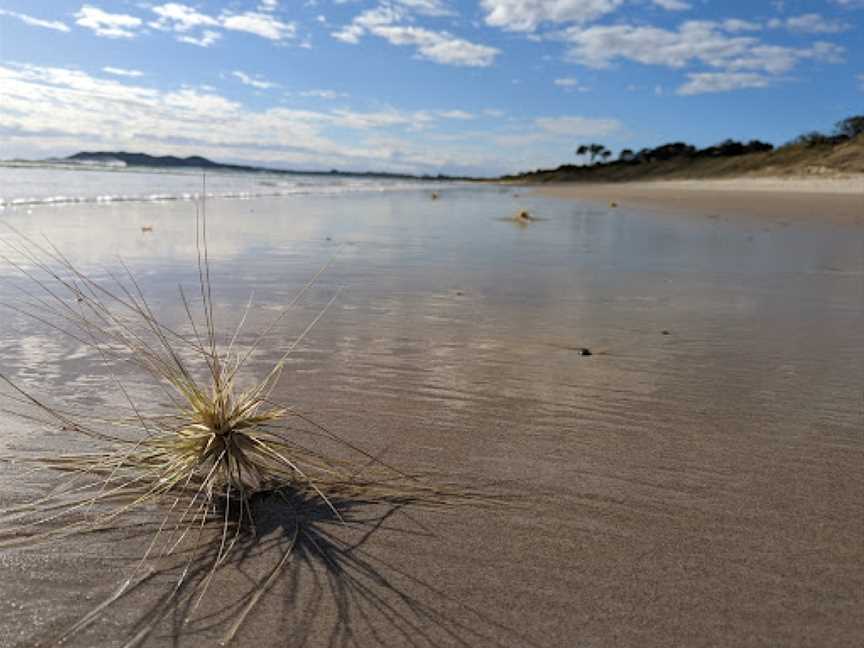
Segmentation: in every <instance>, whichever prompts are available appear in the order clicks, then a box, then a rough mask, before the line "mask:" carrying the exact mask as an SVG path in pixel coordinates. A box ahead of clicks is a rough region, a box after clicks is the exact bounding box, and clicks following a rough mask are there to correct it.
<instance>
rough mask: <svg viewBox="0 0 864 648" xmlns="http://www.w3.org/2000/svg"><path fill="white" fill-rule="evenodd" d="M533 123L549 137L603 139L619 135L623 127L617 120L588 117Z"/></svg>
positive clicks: (542, 118)
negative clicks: (549, 135)
mask: <svg viewBox="0 0 864 648" xmlns="http://www.w3.org/2000/svg"><path fill="white" fill-rule="evenodd" d="M534 123H535V124H536V125H537V126H538V127H539V128H540V129H541V130H542V131H544V132H546V133H549V134H551V135H568V136H572V137H603V136H608V135H614V134H616V133H619V132H620V131H621V130H622V129H623V127H622V125H621V122H619V121H618V120H617V119H594V118H590V117H575V116H569V117H540V118H538V119H535V120H534Z"/></svg>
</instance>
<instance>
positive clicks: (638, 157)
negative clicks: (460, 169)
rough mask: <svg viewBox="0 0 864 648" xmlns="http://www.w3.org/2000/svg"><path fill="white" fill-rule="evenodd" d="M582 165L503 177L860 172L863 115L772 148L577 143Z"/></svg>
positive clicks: (619, 178) (731, 143) (732, 143)
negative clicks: (612, 146)
mask: <svg viewBox="0 0 864 648" xmlns="http://www.w3.org/2000/svg"><path fill="white" fill-rule="evenodd" d="M575 153H576V155H577V157H581V158H583V160H585V162H584V163H583V164H563V165H561V166H559V167H557V168H555V169H537V170H536V171H529V172H525V173H519V174H514V175H509V176H505V177H504V178H502V179H503V180H515V181H528V182H624V181H635V180H661V179H676V178H715V177H716V178H722V177H734V176H742V175H757V176H758V175H774V176H776V175H831V174H836V173H864V115H856V116H852V117H849V118H847V119H844V120H842V121H840V122H838V123H837V124H836V125H835V127H834V129H833V130H832V131H831V132H829V133H822V132H818V131H814V132H810V133H805V134H803V135H800V136H798V137H796V138H795V139H793V140H792V141H790V142H788V143H786V144H784V145H782V146H779V147H775V146H774V145H772V144H770V143H768V142H763V141H760V140H750V141H748V142H739V141H736V140H732V139H727V140H724V141H722V142H720V143H718V144H715V145H713V146H708V147H705V148H701V149H700V148H697V147H696V146H693V145H692V144H688V143H686V142H668V143H664V144H661V145H659V146H656V147H654V148H643V149H641V150H639V151H633V150H631V149H627V148H625V149H622V150H621V151H620V153H619V154H618V156H617V158H615V159H614V160H613V159H612V157H613V153H612V151H611V150H610V149H608V148H607V147H606V146H604V145H603V144H599V143H586V144H579V145H578V147H577V148H576V149H575Z"/></svg>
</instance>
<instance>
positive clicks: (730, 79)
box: [677, 72, 771, 95]
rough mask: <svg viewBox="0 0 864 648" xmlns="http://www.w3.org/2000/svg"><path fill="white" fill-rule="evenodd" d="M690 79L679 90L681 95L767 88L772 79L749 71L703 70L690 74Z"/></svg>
mask: <svg viewBox="0 0 864 648" xmlns="http://www.w3.org/2000/svg"><path fill="white" fill-rule="evenodd" d="M687 78H688V81H687V83H685V84H684V85H682V86H681V87H680V88H678V90H677V92H678V94H679V95H697V94H705V93H707V92H728V91H730V90H739V89H741V88H766V87H768V85H769V84H770V82H771V80H770V79H769V78H768V77H766V76H764V75H762V74H754V73H749V72H702V73H698V74H688V75H687Z"/></svg>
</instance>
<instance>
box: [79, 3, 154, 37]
mask: <svg viewBox="0 0 864 648" xmlns="http://www.w3.org/2000/svg"><path fill="white" fill-rule="evenodd" d="M75 18H76V20H75V24H76V25H79V26H81V27H86V28H87V29H91V30H92V31H93V32H94V33H95V34H96V35H97V36H103V37H104V38H134V37H135V36H136V33H135V30H136V29H137V28H138V27H140V26H141V23H142V21H141V19H140V18H136V17H135V16H129V15H126V14H112V13H107V12H105V11H102V10H101V9H99V8H97V7H93V6H91V5H84V6H82V7H81V8H80V9H79V10H78V11H77V12H76V13H75Z"/></svg>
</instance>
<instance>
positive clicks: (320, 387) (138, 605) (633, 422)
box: [0, 189, 864, 648]
mask: <svg viewBox="0 0 864 648" xmlns="http://www.w3.org/2000/svg"><path fill="white" fill-rule="evenodd" d="M511 194H512V189H507V190H506V191H503V190H501V191H499V190H497V189H483V190H459V191H457V190H453V191H450V192H443V193H442V196H441V198H440V199H439V200H437V201H430V200H428V197H427V196H424V195H414V194H404V195H394V196H365V197H352V198H351V200H350V201H340V200H337V199H335V198H332V199H308V200H304V201H299V200H295V201H286V200H281V201H278V200H273V201H268V200H261V201H254V202H252V201H247V202H244V201H222V202H218V203H214V204H213V206H212V210H211V215H210V227H211V232H213V236H214V237H217V238H216V239H215V240H214V245H213V249H214V254H213V257H214V271H215V273H216V281H217V287H218V300H219V303H220V309H221V312H222V317H223V318H224V319H223V320H222V321H225V322H229V321H231V318H232V317H233V316H234V314H236V312H237V310H238V309H240V308H242V306H243V305H244V304H245V301H246V299H247V298H248V295H249V292H248V291H249V289H250V288H251V287H252V286H253V285H254V286H255V289H256V301H257V302H258V303H260V304H262V305H263V308H261V309H259V310H257V311H255V314H254V315H253V319H252V322H251V323H250V326H251V328H250V330H255V328H256V327H259V326H260V325H261V324H262V323H263V322H264V321H265V320H266V317H267V316H268V315H269V314H271V313H272V312H274V311H273V310H272V308H271V307H272V306H273V305H275V304H280V303H285V302H286V301H287V299H288V296H289V295H291V294H293V291H294V290H296V288H297V287H299V286H300V285H302V283H303V282H304V281H305V280H306V279H308V278H309V277H310V276H311V275H312V274H313V273H314V272H315V271H316V270H317V269H318V268H320V266H321V264H322V263H323V262H324V261H326V259H327V258H329V256H330V255H331V254H332V252H333V251H334V250H336V249H339V257H338V260H337V262H336V263H335V264H334V265H333V266H332V268H331V269H330V270H328V271H327V272H326V273H325V275H323V277H322V279H321V281H320V283H319V284H317V286H316V288H315V290H314V291H312V294H310V296H309V299H308V300H306V301H304V305H303V307H302V308H301V309H300V310H299V311H298V316H297V318H296V319H293V318H292V320H291V322H290V323H288V324H287V325H286V327H285V330H284V331H280V332H279V335H280V336H281V338H277V339H276V340H274V341H273V349H274V353H275V350H276V349H277V348H279V347H280V346H282V345H284V344H285V343H286V342H287V341H289V340H290V339H291V337H292V335H294V334H296V332H298V331H299V330H302V327H303V325H304V322H306V321H308V319H309V317H312V316H314V314H315V313H316V312H317V310H318V309H319V308H320V307H321V305H323V304H324V303H326V301H327V300H328V299H329V297H330V296H331V295H332V294H333V291H334V290H335V289H336V287H337V286H345V289H344V290H343V292H342V294H341V296H340V298H339V300H338V302H337V304H336V305H335V306H334V307H333V308H332V309H331V310H330V311H328V313H327V315H326V317H325V318H324V319H322V321H321V322H320V323H319V325H318V326H316V328H315V329H314V331H313V333H312V335H310V337H309V338H308V339H307V340H306V341H305V343H304V344H303V348H302V350H301V351H300V352H299V353H298V354H297V355H296V356H295V359H294V360H293V362H292V363H291V365H290V367H289V371H287V372H286V374H285V377H284V379H283V382H282V384H281V386H280V389H279V392H280V393H279V395H280V397H281V398H282V399H284V400H286V401H287V402H289V403H292V404H296V405H297V406H299V407H300V408H302V409H303V410H304V411H305V412H308V413H310V414H311V415H313V416H314V417H315V418H316V419H317V420H319V421H320V422H322V423H324V424H326V425H328V426H329V427H331V428H332V429H334V430H336V431H338V432H339V433H341V434H343V435H346V436H349V437H350V438H351V439H352V441H354V442H355V443H357V444H359V445H361V446H363V447H365V448H368V449H370V450H371V451H373V452H382V453H384V456H385V457H386V458H387V460H388V461H389V462H391V463H393V464H396V465H398V466H400V467H404V468H405V469H407V470H417V471H423V470H436V471H439V472H444V473H446V474H449V475H451V476H452V477H453V478H454V479H456V480H460V481H463V482H466V481H467V482H469V483H472V482H482V483H487V482H498V483H501V484H503V485H502V486H501V488H502V489H505V490H507V491H508V492H511V493H512V492H518V493H519V494H520V495H521V496H522V500H521V501H520V502H519V505H518V506H514V507H497V508H491V509H484V510H473V509H461V510H456V511H452V512H449V513H429V512H418V511H413V512H412V511H400V512H396V513H395V514H394V515H392V516H390V517H388V518H387V519H386V520H385V521H384V522H383V524H382V526H381V528H379V529H377V530H376V531H375V532H373V533H371V534H370V535H369V537H368V538H365V540H364V542H363V543H362V545H361V546H360V547H359V548H358V550H357V551H356V552H354V553H353V554H352V556H353V557H354V558H356V559H357V561H356V562H352V563H346V564H344V565H343V566H344V569H345V570H346V571H345V572H344V573H343V577H342V578H341V579H340V578H329V577H328V570H327V568H326V565H325V564H324V563H322V561H320V560H318V559H316V558H315V556H314V555H312V554H311V553H310V554H309V556H308V561H298V562H297V564H296V566H295V567H296V569H294V570H293V571H291V574H292V576H291V577H290V578H287V577H286V578H285V579H282V580H281V581H280V582H278V583H277V584H276V585H275V586H274V588H273V589H272V590H271V591H270V592H269V593H268V595H266V596H265V597H264V599H263V600H262V602H261V605H260V607H259V609H258V610H257V611H256V613H255V616H254V617H253V618H252V620H251V622H250V623H248V624H247V625H246V626H245V627H244V628H243V629H242V630H241V633H240V635H239V636H238V641H237V644H236V645H255V646H260V647H261V648H264V647H269V646H309V647H310V648H318V647H319V646H341V645H358V646H379V645H382V646H383V645H387V646H418V645H419V646H425V645H436V646H513V647H514V648H515V647H520V648H521V647H524V646H554V647H561V648H570V647H573V646H586V647H588V646H591V647H598V646H633V647H644V646H657V647H661V646H662V647H667V646H778V645H782V646H853V645H857V644H859V643H860V642H861V638H862V637H864V616H862V615H861V613H860V612H861V609H862V606H864V542H862V538H864V480H862V478H861V477H862V474H864V473H862V460H864V435H862V430H864V425H862V424H864V410H862V381H864V230H862V229H861V228H859V227H857V226H855V225H853V224H843V223H842V222H824V221H811V220H807V219H798V218H794V217H792V216H790V217H788V218H787V217H776V218H765V217H757V218H746V217H739V216H737V215H736V216H734V217H732V216H731V215H725V214H724V215H720V216H719V217H716V215H715V217H712V214H711V213H704V212H699V211H693V212H692V213H691V216H692V218H687V219H685V218H669V217H668V216H666V215H664V214H663V213H659V212H657V213H655V212H654V210H653V209H652V210H639V209H637V208H636V207H635V206H634V205H633V204H629V203H624V207H623V208H621V209H607V208H605V206H602V207H599V206H597V204H596V203H593V202H578V201H562V200H549V199H545V198H542V197H537V196H520V197H517V198H514V197H513V196H512V195H511ZM623 200H624V199H622V202H623ZM522 209H526V210H528V211H529V212H530V213H531V214H532V215H534V216H537V217H538V218H539V219H540V220H538V221H537V222H534V223H530V224H528V225H527V226H523V227H518V226H516V225H515V224H513V223H509V222H506V221H505V220H502V217H504V218H506V217H507V216H509V215H511V214H512V213H515V212H517V211H519V210H522ZM188 211H189V207H188V205H183V204H176V205H141V206H137V207H134V208H130V206H128V205H126V206H123V207H122V208H121V207H108V206H105V207H96V208H93V207H89V208H78V207H74V208H73V207H70V208H64V209H54V210H51V209H45V210H42V211H40V210H35V211H34V212H33V213H32V214H30V215H29V216H28V215H26V214H24V213H18V214H10V213H9V212H8V211H7V212H5V213H4V214H3V218H14V219H15V222H16V225H18V226H26V227H30V228H32V229H33V231H45V232H46V233H47V234H48V235H49V236H50V237H51V238H52V240H54V241H55V242H56V243H57V244H58V245H59V246H60V247H61V248H63V249H64V250H67V251H71V252H73V253H77V254H78V255H79V256H80V257H83V258H84V259H85V260H86V261H87V263H92V264H93V267H94V268H95V267H97V266H98V264H99V263H103V262H104V263H110V259H111V258H112V257H113V254H115V253H116V252H119V253H121V254H122V255H123V256H124V258H127V259H129V260H130V265H131V266H132V268H133V270H134V271H135V272H136V275H137V276H139V277H141V278H142V284H143V287H144V288H145V290H146V291H147V293H148V294H150V295H154V296H155V301H156V304H157V306H158V307H159V308H160V313H161V314H162V315H163V316H164V317H166V318H167V319H169V320H170V319H171V318H173V317H177V316H179V315H178V313H177V312H176V304H175V301H176V300H175V299H174V298H172V295H173V293H174V291H175V286H176V283H177V282H178V281H182V282H185V283H188V282H190V281H193V280H194V273H193V271H192V270H193V268H191V267H190V266H191V263H192V261H191V258H190V256H189V254H190V252H191V248H190V247H189V245H186V244H185V243H183V241H185V240H186V238H188V234H189V233H191V227H190V225H189V223H190V221H189V213H188ZM25 216H26V217H25ZM143 223H147V224H150V225H152V226H153V232H152V234H150V235H146V236H145V235H144V234H143V233H142V232H141V231H140V226H141V224H143ZM94 228H96V229H97V230H98V231H100V232H102V233H103V236H102V237H100V238H99V239H94V238H93V237H92V236H88V232H89V231H92V230H93V229H94ZM0 296H2V297H3V298H4V299H9V298H10V294H9V293H8V292H7V291H5V289H0ZM172 300H173V301H172ZM0 343H2V347H0V348H2V352H0V366H2V367H3V370H4V371H7V372H11V373H14V374H15V375H16V376H19V377H20V376H24V377H25V378H29V379H30V380H31V381H32V385H33V386H35V387H41V388H42V389H45V390H47V391H48V392H49V393H52V394H54V395H55V396H56V397H57V398H60V399H64V398H68V399H76V398H77V399H85V398H86V399H92V401H93V402H94V403H97V404H99V403H101V404H102V405H106V404H110V399H109V397H108V396H105V395H104V391H105V389H104V387H105V385H104V384H103V383H101V382H100V379H99V377H98V373H95V372H94V366H96V365H98V363H97V362H96V359H94V358H93V357H92V355H90V356H88V355H87V354H86V353H84V352H77V353H76V352H75V349H74V348H73V347H72V345H70V344H68V343H67V342H64V341H62V340H57V339H55V338H54V337H52V336H51V334H50V333H49V332H47V331H42V330H40V329H39V327H36V326H33V325H32V323H31V324H28V323H26V322H25V321H21V320H18V319H17V318H14V317H13V318H12V319H11V320H10V321H8V323H7V324H6V325H4V326H3V327H2V328H0ZM586 347H587V348H589V349H591V351H592V353H593V355H591V356H588V357H586V356H583V355H582V353H581V349H582V348H586ZM79 351H80V350H79ZM265 360H266V358H265V359H262V362H264V361H265ZM28 368H29V369H28ZM82 402H90V401H82ZM0 425H2V427H3V431H4V434H3V435H2V439H0V447H2V450H3V453H4V454H7V455H8V454H15V453H26V452H28V451H30V450H31V449H45V448H48V449H50V448H54V449H55V450H56V449H57V448H59V447H64V444H65V443H67V441H66V439H65V438H64V436H63V435H61V434H58V433H53V434H50V435H46V434H44V433H43V432H41V431H38V430H32V429H29V428H27V427H26V426H23V427H22V426H21V425H20V424H18V423H17V422H13V421H12V420H10V419H8V418H3V419H0ZM44 487H45V486H44V483H42V482H40V481H39V480H38V479H36V478H31V479H29V480H26V481H25V480H20V479H17V478H13V477H11V476H10V473H9V472H8V471H5V470H4V473H3V476H0V497H2V502H4V503H5V502H10V501H18V500H21V499H23V498H25V497H26V496H29V495H32V494H33V493H34V492H39V491H40V489H43V488H44ZM380 513H381V512H380V511H379V512H377V513H374V514H373V517H374V515H375V514H380ZM277 517H278V516H277ZM327 531H328V532H332V533H334V534H336V535H337V536H338V535H341V534H344V535H345V537H346V538H347V539H348V540H349V541H350V540H352V539H353V540H354V541H358V540H360V537H359V536H358V535H357V534H356V533H354V534H352V532H351V531H350V530H340V529H338V528H336V527H328V528H327ZM266 537H267V539H268V541H270V542H275V541H277V540H278V538H279V524H278V520H276V521H275V522H274V523H273V524H272V525H271V527H270V531H269V534H268V535H267V536H266ZM143 541H144V540H143V539H141V538H137V539H136V538H134V537H128V538H117V537H106V538H95V539H93V538H91V539H76V540H70V541H65V542H63V543H62V544H56V545H50V546H47V547H37V548H34V549H28V550H15V551H3V552H0V574H2V576H3V585H2V586H0V590H2V596H0V628H2V632H0V646H4V647H5V646H32V645H37V644H38V643H39V641H40V640H41V641H44V640H46V639H50V638H52V637H55V636H56V635H57V633H58V632H59V631H60V630H61V629H62V628H64V627H67V626H68V625H69V624H70V623H72V622H74V621H75V620H77V619H78V618H80V617H81V616H82V615H83V614H85V613H86V612H88V611H89V610H90V609H91V608H92V607H93V605H94V604H95V602H97V601H99V600H101V599H102V598H104V597H105V596H108V595H109V594H110V593H111V592H112V591H113V590H114V589H115V588H116V586H117V583H118V581H119V580H120V579H121V578H122V575H123V574H124V573H125V572H124V569H125V568H127V567H128V565H129V563H130V562H131V561H132V560H134V558H135V556H136V551H140V547H141V545H142V543H143ZM278 556H279V554H278V552H277V551H276V550H275V549H274V548H273V547H271V546H270V545H268V544H267V543H262V544H261V546H260V551H253V552H252V554H251V555H250V556H249V557H248V559H247V560H245V561H244V562H243V563H241V564H238V565H235V566H233V567H231V568H230V569H228V570H227V571H226V572H225V573H224V574H223V575H222V576H220V578H219V580H218V583H217V585H215V586H214V587H215V589H214V590H213V591H214V592H217V593H218V595H217V596H216V597H210V598H208V599H206V600H205V603H204V604H203V606H202V608H200V609H199V611H198V612H197V613H196V615H195V619H196V620H195V621H194V622H193V623H192V624H190V625H187V626H184V625H183V624H182V623H181V617H182V614H181V612H180V611H177V610H170V609H169V612H168V614H167V615H166V619H165V622H164V623H163V624H162V625H161V626H160V628H159V631H158V632H157V633H156V634H155V635H154V636H153V637H152V638H151V641H150V645H156V646H212V645H215V640H216V639H217V638H218V637H219V636H220V633H221V631H223V630H224V626H225V624H224V619H225V618H226V617H227V616H228V613H229V612H230V611H231V610H232V609H236V607H234V608H232V607H231V606H232V605H236V603H237V601H240V600H242V599H243V596H244V595H246V593H248V591H249V588H250V587H251V583H252V582H253V580H254V579H256V578H262V577H264V576H266V574H267V573H268V569H269V568H270V567H272V565H273V564H274V562H275V560H277V559H278ZM330 573H331V575H332V572H330ZM346 574H347V575H349V576H352V577H354V578H355V579H356V580H355V581H346V580H345V578H344V576H345V575H346ZM166 582H167V581H164V580H163V581H157V582H155V583H151V584H148V585H147V586H146V587H143V588H141V590H140V591H137V592H136V593H135V595H134V596H129V597H127V598H125V599H123V600H121V601H120V602H119V603H118V604H117V605H115V606H114V608H113V609H112V610H111V611H110V612H109V613H108V614H106V616H105V618H104V619H102V620H100V621H99V622H98V623H96V624H94V625H93V627H92V628H91V629H90V630H88V632H87V633H85V634H84V635H82V636H81V637H79V638H78V640H77V642H76V641H73V642H71V645H80V646H103V645H104V646H113V645H121V644H122V639H123V638H128V637H129V636H130V635H129V629H130V628H132V627H133V624H134V623H135V622H136V621H137V620H139V619H140V618H141V617H142V615H145V614H146V613H147V612H149V611H152V610H153V609H154V608H155V607H156V606H157V604H158V602H159V596H160V594H164V591H165V588H166V587H167V585H166ZM346 582H353V583H355V584H357V583H362V587H356V588H352V587H346V586H345V583H346Z"/></svg>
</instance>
